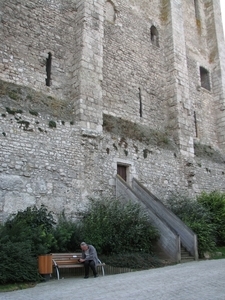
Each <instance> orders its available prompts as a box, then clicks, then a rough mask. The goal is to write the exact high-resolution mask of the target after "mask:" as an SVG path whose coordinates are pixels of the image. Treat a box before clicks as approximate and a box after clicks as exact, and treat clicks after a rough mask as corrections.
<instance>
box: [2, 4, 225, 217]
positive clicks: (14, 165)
mask: <svg viewBox="0 0 225 300" xmlns="http://www.w3.org/2000/svg"><path fill="white" fill-rule="evenodd" d="M193 2H194V1H192V0H188V1H185V2H184V1H181V0H176V1H174V0H171V1H169V0H152V1H147V0H141V1H140V0H138V1H137V0H129V1H128V0H121V1H120V0H115V1H104V0H95V1H90V0H86V1H83V0H82V1H81V0H66V1H62V0H40V1H38V0H35V1H30V0H29V1H25V0H20V1H13V0H9V1H2V2H1V3H0V12H1V13H0V18H1V22H0V29H1V34H0V128H1V131H0V145H1V146H0V147H1V148H0V218H2V219H5V217H6V216H7V215H8V214H10V213H12V212H16V211H17V210H19V209H24V208H26V207H27V206H28V205H33V204H37V205H38V206H39V205H40V204H41V203H44V204H45V205H47V206H48V207H49V209H51V210H53V211H54V212H60V211H62V210H63V209H64V210H65V212H66V214H68V215H69V214H71V215H72V216H73V217H75V213H76V211H77V209H79V208H83V207H84V204H85V202H86V200H87V196H90V195H98V196H99V195H102V196H106V195H115V175H116V174H117V166H118V165H122V166H125V167H126V171H127V176H128V179H127V181H128V183H129V182H130V181H131V179H132V178H133V177H135V178H137V179H138V180H139V181H140V182H141V183H143V184H144V185H145V186H146V187H147V188H148V189H149V190H150V191H151V192H152V193H153V194H155V195H156V196H157V197H158V198H160V199H161V200H162V201H164V202H166V201H167V199H168V198H169V197H171V195H173V194H175V195H178V194H187V195H188V196H191V197H192V196H193V197H195V196H196V194H199V193H200V192H201V191H203V190H205V191H212V190H215V189H218V190H221V191H224V189H225V186H224V176H225V175H224V173H225V170H224V169H225V167H224V161H225V159H224V156H223V154H224V148H223V146H224V120H225V119H224V87H225V85H224V78H225V77H224V70H225V57H224V55H223V53H222V49H223V47H222V46H223V44H224V41H223V38H221V29H220V27H219V26H218V25H217V22H215V16H216V15H217V13H218V10H219V2H218V0H206V1H204V2H203V1H201V0H199V1H198V3H199V17H196V12H195V9H196V8H195V7H194V4H193ZM49 53H51V55H52V56H51V59H52V61H51V63H52V64H51V81H50V86H47V85H46V76H47V72H46V63H47V60H48V59H49ZM200 66H202V67H204V68H205V69H206V70H208V71H209V76H210V87H211V88H210V90H206V89H205V88H203V87H201V78H200V71H199V67H200ZM109 117H110V118H114V119H111V121H112V123H111V124H113V125H110V126H109V124H108V123H107V118H109ZM123 122H124V123H123ZM115 124H117V125H116V126H117V127H116V126H114V125H115ZM124 124H125V125H124ZM221 152H222V154H221Z"/></svg>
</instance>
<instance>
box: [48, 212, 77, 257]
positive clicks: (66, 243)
mask: <svg viewBox="0 0 225 300" xmlns="http://www.w3.org/2000/svg"><path fill="white" fill-rule="evenodd" d="M53 235H54V238H55V241H56V242H55V244H54V245H53V246H52V249H51V252H70V251H71V252H72V251H76V250H78V249H77V248H78V247H79V245H80V242H81V238H80V232H79V226H78V225H77V223H76V222H74V221H72V220H71V219H68V218H66V216H65V214H64V212H63V213H62V214H60V216H59V218H58V222H57V225H56V226H55V228H54V230H53ZM79 250H80V249H79Z"/></svg>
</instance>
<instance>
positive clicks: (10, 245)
mask: <svg viewBox="0 0 225 300" xmlns="http://www.w3.org/2000/svg"><path fill="white" fill-rule="evenodd" d="M54 224H55V222H54V219H53V215H52V213H51V212H48V211H47V208H46V207H45V206H44V205H42V206H41V208H40V209H37V207H35V206H34V207H33V208H31V207H28V208H27V209H26V210H24V211H19V212H18V213H17V214H15V215H13V216H11V217H10V218H9V219H8V220H7V221H6V223H5V224H4V225H2V226H1V228H0V245H1V246H0V257H1V260H0V283H6V282H7V283H8V282H15V281H16V282H22V281H35V280H37V278H38V272H37V256H38V255H39V254H45V253H48V252H49V251H50V249H51V247H52V245H54V243H55V240H54V236H53V234H52V229H53V225H54Z"/></svg>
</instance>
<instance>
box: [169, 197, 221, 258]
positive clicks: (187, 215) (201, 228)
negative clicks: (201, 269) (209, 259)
mask: <svg viewBox="0 0 225 300" xmlns="http://www.w3.org/2000/svg"><path fill="white" fill-rule="evenodd" d="M168 206H169V208H170V209H171V210H172V211H173V212H174V214H175V215H177V216H178V217H179V218H180V219H181V220H182V221H183V222H184V223H185V224H186V225H187V226H188V227H189V228H191V229H192V230H193V232H194V233H195V234H197V238H198V252H199V257H203V254H204V252H206V251H209V252H212V251H214V250H215V246H216V243H215V226H214V224H212V223H211V213H210V212H209V211H208V210H207V209H206V208H205V207H203V206H202V205H201V203H199V202H197V201H195V200H191V199H188V198H185V197H180V198H171V199H169V200H168Z"/></svg>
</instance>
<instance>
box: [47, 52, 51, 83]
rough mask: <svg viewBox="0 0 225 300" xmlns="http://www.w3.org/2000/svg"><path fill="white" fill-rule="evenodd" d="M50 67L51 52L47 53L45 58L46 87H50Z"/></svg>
mask: <svg viewBox="0 0 225 300" xmlns="http://www.w3.org/2000/svg"><path fill="white" fill-rule="evenodd" d="M51 67H52V54H51V52H49V53H48V58H46V75H47V78H46V85H47V86H50V85H51Z"/></svg>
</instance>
